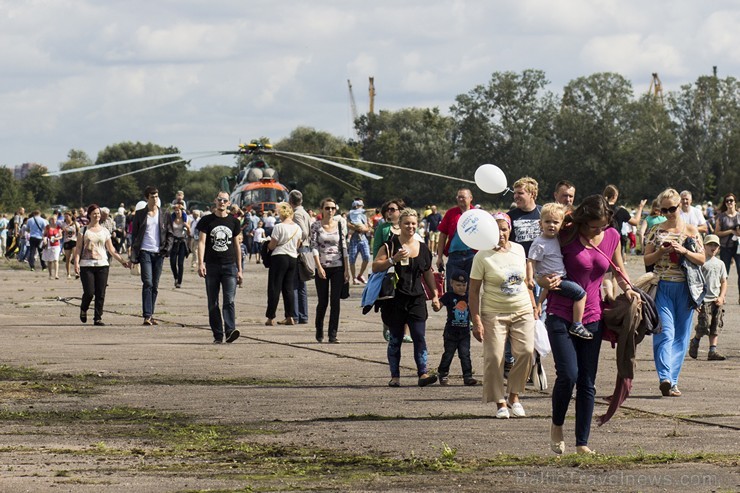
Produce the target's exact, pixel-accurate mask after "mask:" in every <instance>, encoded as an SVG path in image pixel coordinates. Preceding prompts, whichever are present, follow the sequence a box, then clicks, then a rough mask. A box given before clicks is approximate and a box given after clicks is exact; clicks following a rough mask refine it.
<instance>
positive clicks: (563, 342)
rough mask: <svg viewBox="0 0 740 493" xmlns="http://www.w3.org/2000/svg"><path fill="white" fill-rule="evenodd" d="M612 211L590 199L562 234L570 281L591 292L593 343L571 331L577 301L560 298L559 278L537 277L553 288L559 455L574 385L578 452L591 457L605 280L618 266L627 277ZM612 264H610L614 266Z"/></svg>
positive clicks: (554, 442) (588, 320)
mask: <svg viewBox="0 0 740 493" xmlns="http://www.w3.org/2000/svg"><path fill="white" fill-rule="evenodd" d="M611 220H612V210H611V207H610V206H609V204H608V203H607V201H606V199H605V198H604V197H603V196H601V195H591V196H589V197H586V199H584V201H583V202H582V203H581V205H579V206H578V207H577V208H576V209H575V210H574V211H573V213H572V214H571V215H570V216H567V217H566V225H565V227H564V228H563V230H562V231H561V236H560V242H561V250H562V254H563V263H564V264H565V270H566V272H568V278H569V279H570V280H571V281H574V282H576V283H578V284H579V285H580V286H581V287H582V288H583V289H584V290H585V291H586V307H585V310H584V314H583V325H584V326H585V328H586V329H587V330H588V331H589V332H591V333H592V334H593V335H594V337H593V339H581V338H580V337H574V336H572V335H571V334H570V333H569V332H568V327H570V325H571V324H572V322H573V300H571V299H568V298H566V297H564V296H560V295H559V294H558V291H557V289H555V288H557V286H558V284H559V282H560V279H559V278H557V277H554V276H546V277H542V278H540V279H538V283H539V284H540V286H542V287H543V288H548V289H550V293H549V295H548V298H547V320H546V322H545V325H546V326H547V335H548V338H549V339H550V345H551V346H552V354H553V358H554V360H555V371H556V374H557V376H556V378H555V385H554V386H553V391H552V424H551V428H550V448H551V449H552V451H553V452H555V453H556V454H562V453H564V452H565V441H564V439H563V424H564V423H565V415H566V414H567V412H568V406H569V405H570V401H571V397H572V395H573V387H575V388H576V420H575V435H576V452H578V453H579V454H591V453H593V451H592V450H591V449H590V448H589V447H588V438H589V434H590V431H591V418H592V416H593V410H594V398H595V396H596V387H595V383H596V371H597V368H598V362H599V351H600V349H601V338H602V323H601V317H602V310H603V308H604V307H603V301H602V299H601V291H600V290H601V282H602V281H603V279H604V275H605V274H606V273H607V272H608V271H609V270H610V269H611V262H613V263H614V264H615V265H616V266H617V268H618V269H619V270H621V272H622V273H623V274H624V275H625V276H626V275H627V274H626V271H625V269H624V262H623V261H622V252H621V249H620V233H619V231H617V230H616V229H614V228H611V227H610V224H611ZM610 260H611V262H610ZM614 274H615V278H616V279H617V283H618V284H619V286H620V287H621V288H622V290H623V291H624V292H625V293H627V296H629V297H630V298H631V299H632V298H633V297H635V296H637V293H635V292H634V291H632V289H631V288H630V286H629V284H628V283H627V281H626V280H625V279H623V278H622V276H620V275H619V274H617V273H614Z"/></svg>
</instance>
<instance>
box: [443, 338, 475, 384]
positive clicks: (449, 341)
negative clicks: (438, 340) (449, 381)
mask: <svg viewBox="0 0 740 493" xmlns="http://www.w3.org/2000/svg"><path fill="white" fill-rule="evenodd" d="M443 337H444V347H445V352H444V353H443V354H442V360H441V361H440V362H439V367H438V368H437V372H438V373H439V374H440V375H442V376H446V375H448V374H449V373H450V364H451V363H452V359H453V358H454V357H455V351H457V356H458V357H459V358H460V366H462V374H463V378H465V379H468V378H471V377H472V376H473V362H472V361H471V359H470V329H468V328H467V327H466V328H459V327H445V331H444V336H443Z"/></svg>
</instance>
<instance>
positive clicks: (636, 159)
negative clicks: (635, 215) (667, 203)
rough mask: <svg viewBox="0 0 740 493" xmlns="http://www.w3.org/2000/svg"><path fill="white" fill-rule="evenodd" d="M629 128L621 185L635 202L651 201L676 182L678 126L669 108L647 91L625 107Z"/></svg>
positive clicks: (626, 134) (625, 139) (624, 146)
mask: <svg viewBox="0 0 740 493" xmlns="http://www.w3.org/2000/svg"><path fill="white" fill-rule="evenodd" d="M625 124H626V127H627V131H626V133H625V135H624V139H623V143H622V152H623V154H624V160H625V162H626V163H628V165H627V166H628V168H629V172H628V173H626V174H623V175H622V181H621V183H620V184H619V185H620V186H621V187H622V188H623V189H624V190H625V191H629V192H631V193H632V198H633V201H635V200H636V199H638V198H640V197H642V198H647V199H648V200H650V199H653V198H655V197H657V195H658V194H659V193H660V192H661V191H663V190H664V189H666V188H667V187H669V186H676V184H675V175H676V173H675V167H676V166H677V163H678V157H679V149H678V140H677V138H676V125H675V124H674V122H673V121H672V120H671V117H670V114H669V112H668V110H667V109H666V107H665V106H664V105H663V104H662V103H661V102H660V101H659V100H657V99H656V98H655V97H654V96H653V95H650V94H646V95H644V96H643V97H641V98H640V99H639V100H637V101H634V102H631V103H630V104H628V105H627V107H626V119H625Z"/></svg>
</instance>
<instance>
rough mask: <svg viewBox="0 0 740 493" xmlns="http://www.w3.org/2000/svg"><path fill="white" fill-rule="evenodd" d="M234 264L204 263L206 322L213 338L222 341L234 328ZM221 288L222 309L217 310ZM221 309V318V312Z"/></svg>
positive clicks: (235, 271)
mask: <svg viewBox="0 0 740 493" xmlns="http://www.w3.org/2000/svg"><path fill="white" fill-rule="evenodd" d="M237 272H238V269H237V267H236V264H233V263H230V264H215V263H212V264H206V294H207V296H208V323H209V325H210V326H211V331H212V332H213V340H215V341H223V338H224V329H226V337H228V336H229V334H231V333H232V332H233V331H234V329H235V328H236V310H235V309H234V297H235V296H236V274H237ZM222 289H223V293H224V295H223V310H219V306H218V295H219V292H220V291H221V290H222ZM222 311H223V319H222V318H221V312H222Z"/></svg>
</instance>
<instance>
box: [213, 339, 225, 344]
mask: <svg viewBox="0 0 740 493" xmlns="http://www.w3.org/2000/svg"><path fill="white" fill-rule="evenodd" d="M222 342H223V341H219V340H218V339H214V340H213V343H214V344H221V343H222Z"/></svg>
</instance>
